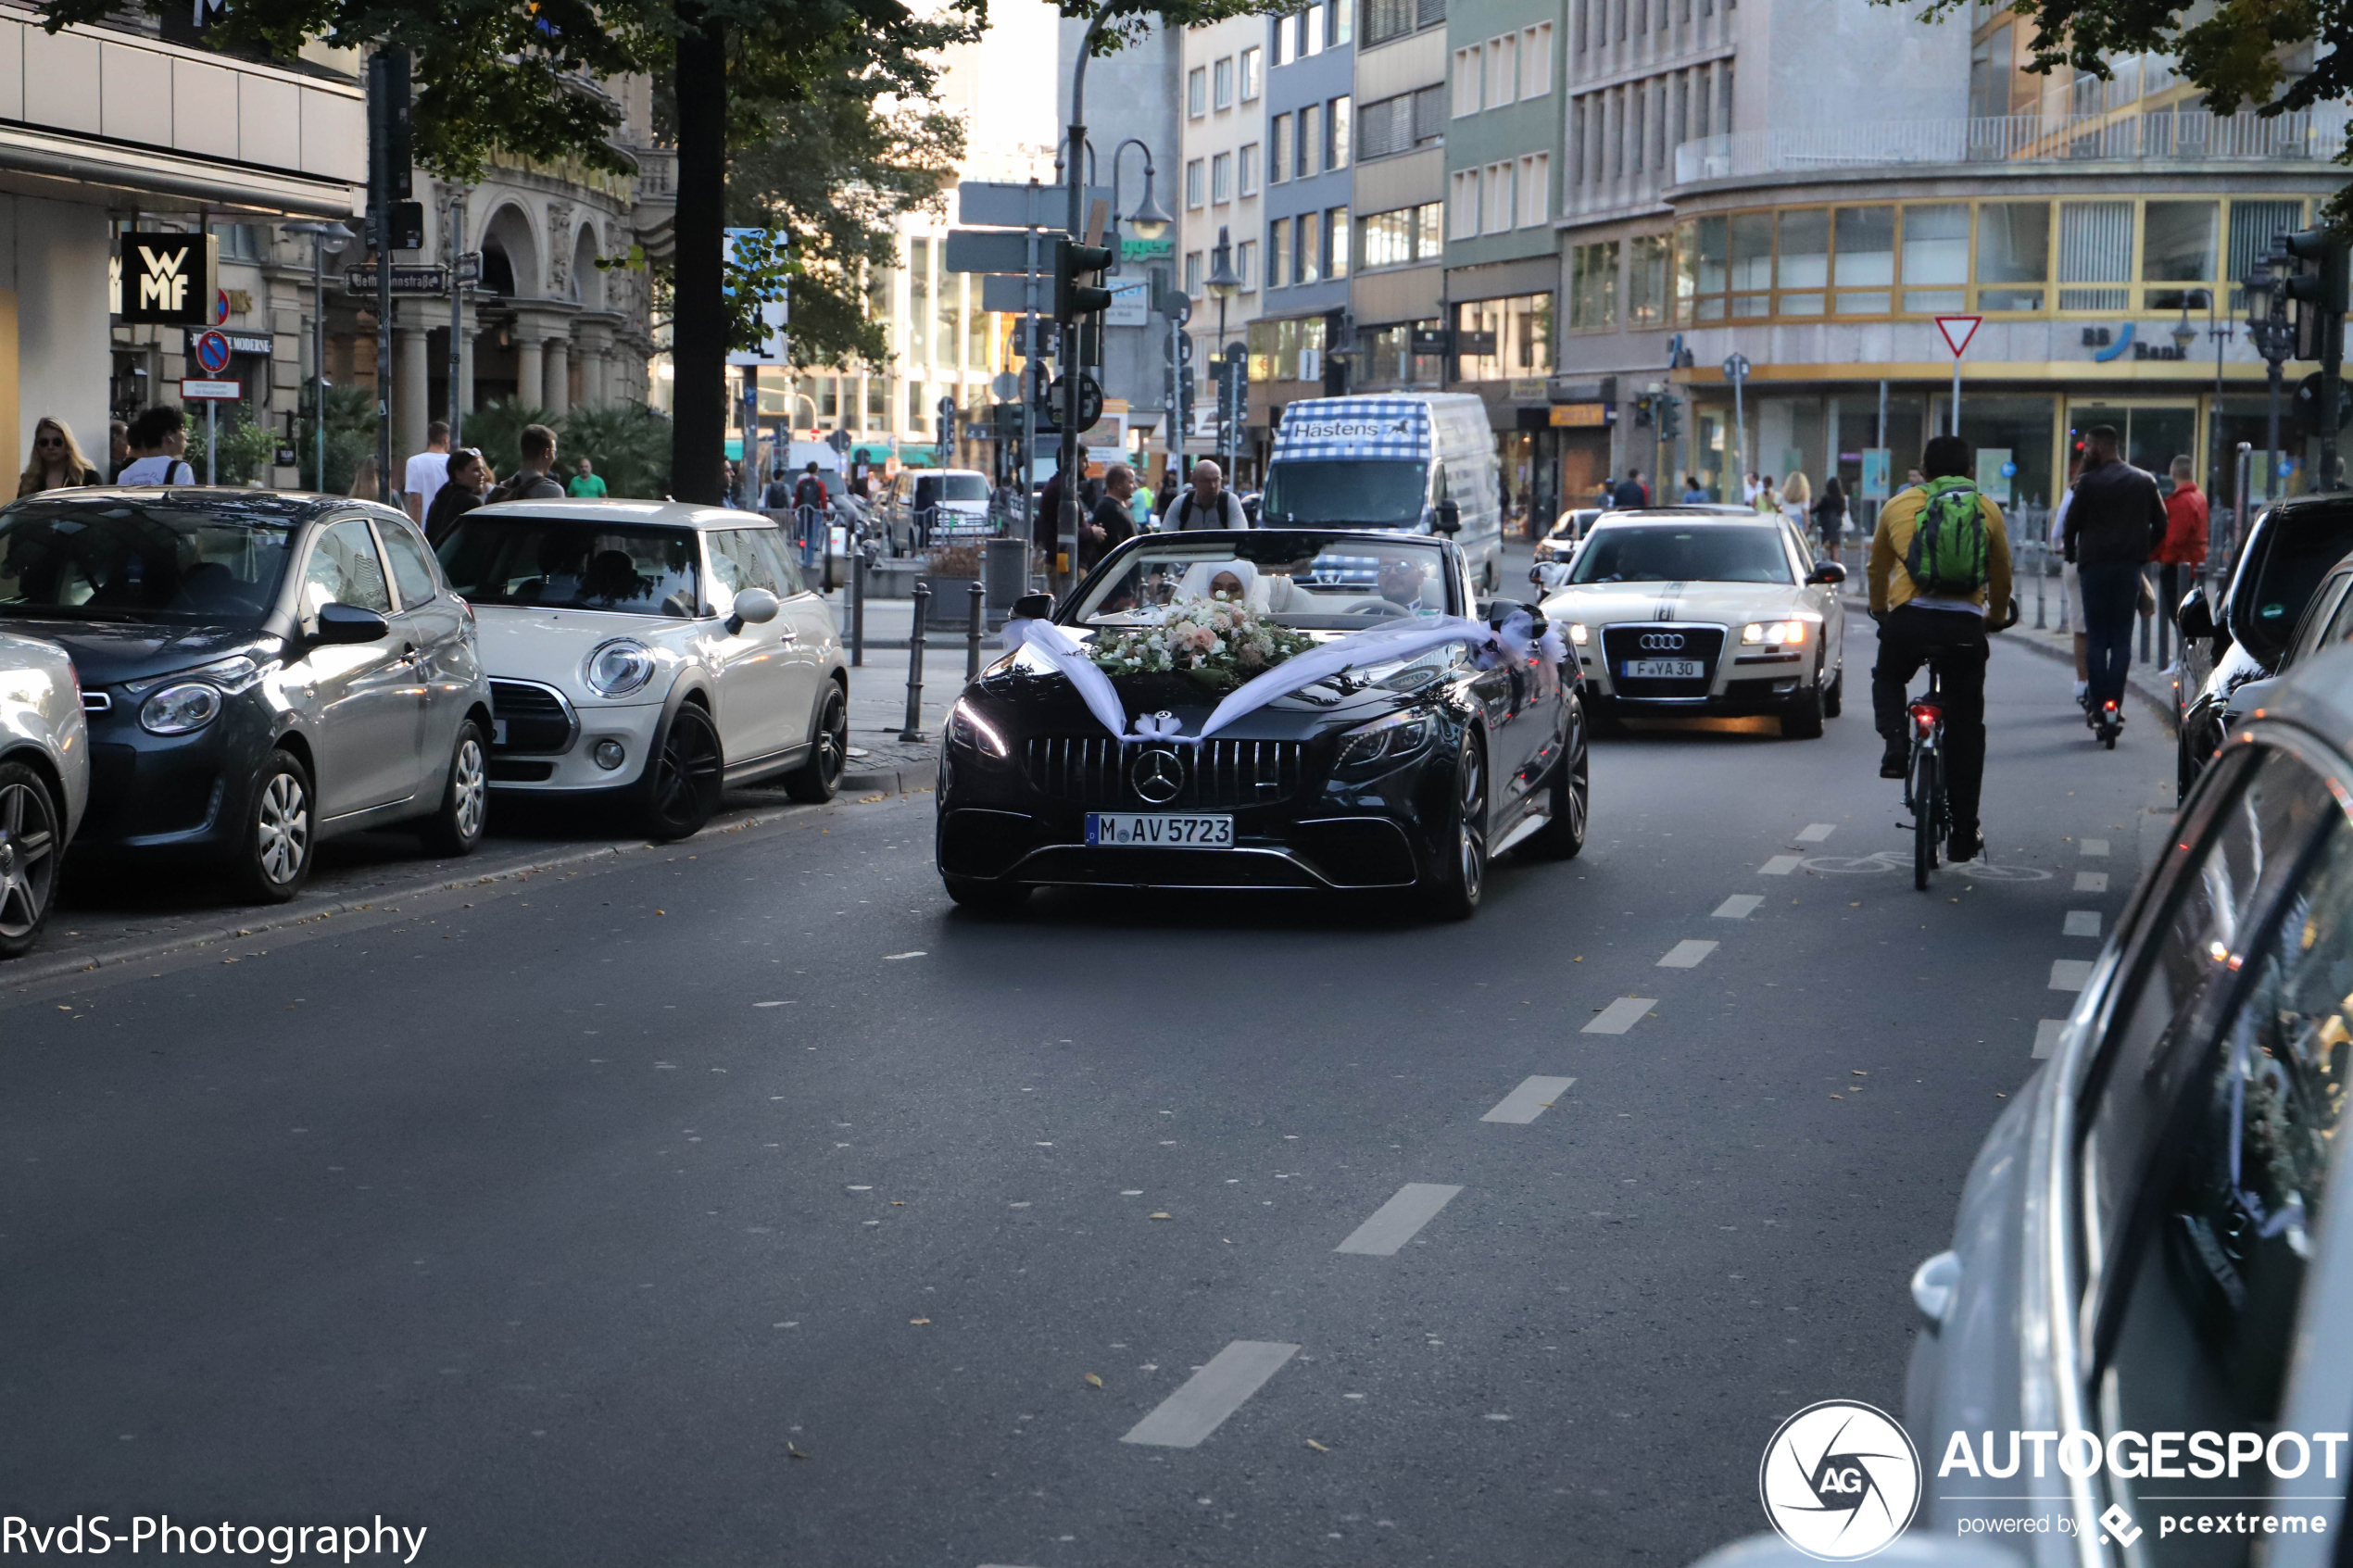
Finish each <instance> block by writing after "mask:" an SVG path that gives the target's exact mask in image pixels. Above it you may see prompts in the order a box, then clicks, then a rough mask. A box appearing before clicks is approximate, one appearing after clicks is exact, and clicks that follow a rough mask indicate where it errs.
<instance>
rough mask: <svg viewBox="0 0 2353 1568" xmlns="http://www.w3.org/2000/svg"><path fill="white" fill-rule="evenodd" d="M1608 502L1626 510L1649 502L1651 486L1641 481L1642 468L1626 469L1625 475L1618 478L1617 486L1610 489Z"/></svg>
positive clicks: (1614, 506) (1613, 506)
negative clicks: (1622, 477)
mask: <svg viewBox="0 0 2353 1568" xmlns="http://www.w3.org/2000/svg"><path fill="white" fill-rule="evenodd" d="M1609 504H1610V506H1611V508H1613V509H1616V510H1628V509H1631V508H1641V507H1647V506H1649V505H1650V504H1651V487H1650V486H1649V485H1647V484H1644V483H1642V470H1640V469H1632V468H1629V469H1628V470H1626V477H1625V478H1624V479H1621V480H1619V481H1618V482H1617V487H1616V488H1615V489H1613V490H1612V491H1610V493H1609Z"/></svg>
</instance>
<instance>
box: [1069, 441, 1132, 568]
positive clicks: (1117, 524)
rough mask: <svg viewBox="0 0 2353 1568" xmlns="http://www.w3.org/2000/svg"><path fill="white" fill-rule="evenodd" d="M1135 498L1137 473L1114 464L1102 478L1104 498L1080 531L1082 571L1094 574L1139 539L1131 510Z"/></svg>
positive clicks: (1120, 464)
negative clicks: (1120, 549)
mask: <svg viewBox="0 0 2353 1568" xmlns="http://www.w3.org/2000/svg"><path fill="white" fill-rule="evenodd" d="M1135 498H1136V470H1134V469H1131V468H1129V467H1128V466H1127V465H1126V463H1114V464H1113V465H1112V466H1111V468H1110V470H1109V471H1107V472H1106V473H1105V474H1104V475H1103V498H1102V499H1101V500H1100V501H1098V502H1096V503H1095V510H1094V515H1092V516H1091V517H1089V518H1088V520H1087V521H1086V522H1085V523H1084V524H1082V525H1081V526H1080V528H1079V530H1078V570H1079V571H1088V570H1091V569H1092V568H1093V566H1094V564H1095V563H1096V562H1097V561H1099V560H1101V559H1102V558H1103V557H1104V556H1105V555H1106V554H1108V553H1109V552H1110V551H1111V550H1112V549H1114V547H1116V546H1120V545H1124V544H1126V542H1127V541H1128V540H1130V539H1133V538H1134V537H1135V536H1136V520H1135V517H1134V515H1133V514H1132V513H1131V512H1130V511H1129V509H1128V508H1129V505H1130V504H1131V503H1132V502H1133V501H1134V500H1135Z"/></svg>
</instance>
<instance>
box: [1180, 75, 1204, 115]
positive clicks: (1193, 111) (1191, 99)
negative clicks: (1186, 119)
mask: <svg viewBox="0 0 2353 1568" xmlns="http://www.w3.org/2000/svg"><path fill="white" fill-rule="evenodd" d="M1185 112H1186V113H1187V114H1188V115H1190V116H1191V117H1192V118H1193V119H1200V118H1201V117H1202V116H1203V115H1205V114H1207V113H1208V112H1209V68H1208V67H1206V66H1195V67H1194V68H1193V69H1190V70H1189V71H1187V72H1186V73H1185Z"/></svg>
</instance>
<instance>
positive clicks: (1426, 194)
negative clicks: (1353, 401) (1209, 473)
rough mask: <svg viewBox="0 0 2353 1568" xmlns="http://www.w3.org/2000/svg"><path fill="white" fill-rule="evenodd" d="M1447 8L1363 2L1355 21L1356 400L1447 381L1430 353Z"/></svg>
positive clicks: (1441, 183) (1442, 283)
mask: <svg viewBox="0 0 2353 1568" xmlns="http://www.w3.org/2000/svg"><path fill="white" fill-rule="evenodd" d="M1446 13H1447V5H1446V0H1365V5H1364V8H1363V11H1362V13H1361V15H1360V16H1359V17H1358V19H1357V38H1356V93H1355V99H1356V107H1355V149H1354V150H1355V171H1354V174H1353V179H1352V182H1351V186H1352V190H1351V198H1350V211H1351V213H1352V215H1353V221H1354V223H1355V227H1356V243H1355V244H1354V245H1353V246H1352V247H1351V251H1352V261H1353V266H1352V268H1351V270H1350V278H1349V286H1348V304H1349V314H1350V324H1351V326H1352V327H1353V347H1354V352H1355V358H1353V360H1352V361H1351V362H1350V364H1349V366H1348V373H1349V384H1350V385H1351V386H1352V387H1354V388H1358V389H1362V390H1365V391H1379V390H1390V389H1395V388H1401V387H1419V388H1425V389H1429V390H1436V389H1437V388H1439V387H1440V386H1441V385H1442V384H1443V383H1444V382H1445V379H1446V374H1447V362H1446V357H1445V355H1444V353H1443V352H1442V350H1440V349H1438V348H1434V347H1433V346H1432V339H1433V338H1434V337H1438V336H1439V334H1441V330H1442V328H1443V327H1444V325H1445V317H1446V217H1445V214H1446V135H1447V129H1448V116H1447V108H1448V84H1447V66H1448V60H1447V42H1446V41H1447V32H1448V24H1447V14H1446ZM1417 334H1418V338H1417ZM1441 341H1442V340H1441Z"/></svg>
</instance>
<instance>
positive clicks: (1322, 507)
mask: <svg viewBox="0 0 2353 1568" xmlns="http://www.w3.org/2000/svg"><path fill="white" fill-rule="evenodd" d="M1427 471H1428V470H1427V467H1426V465H1424V464H1421V463H1393V462H1366V461H1365V460H1363V459H1361V458H1307V459H1303V460H1302V459H1296V458H1285V459H1284V460H1283V461H1281V462H1277V463H1269V464H1267V465H1266V495H1265V500H1264V501H1262V502H1261V503H1260V505H1259V509H1258V515H1259V516H1260V517H1262V518H1264V519H1265V520H1266V521H1267V523H1268V525H1269V526H1272V527H1276V528H1287V527H1291V526H1294V525H1298V524H1306V525H1309V526H1311V527H1312V526H1315V525H1316V524H1323V525H1326V526H1329V527H1340V528H1415V527H1418V526H1419V525H1420V523H1421V521H1422V495H1423V485H1424V475H1425V474H1426V473H1427Z"/></svg>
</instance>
